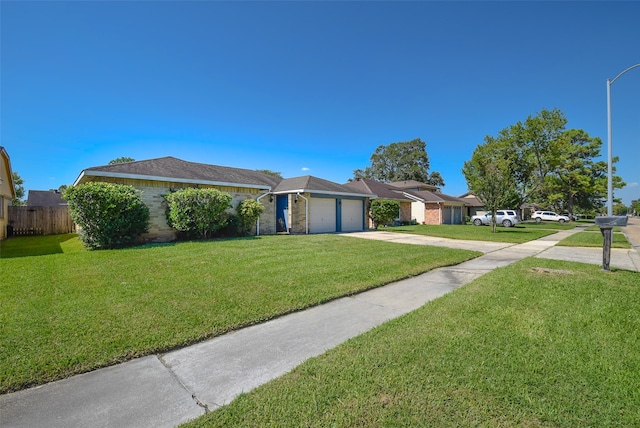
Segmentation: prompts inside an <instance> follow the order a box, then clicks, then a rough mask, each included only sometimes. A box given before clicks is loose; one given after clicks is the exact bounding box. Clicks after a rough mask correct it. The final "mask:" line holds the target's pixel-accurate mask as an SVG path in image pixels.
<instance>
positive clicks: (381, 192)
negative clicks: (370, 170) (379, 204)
mask: <svg viewBox="0 0 640 428" xmlns="http://www.w3.org/2000/svg"><path fill="white" fill-rule="evenodd" d="M344 186H345V187H348V188H349V189H352V190H353V191H356V192H360V193H373V194H375V195H378V198H379V199H390V200H394V201H411V199H409V198H407V197H406V196H404V195H403V194H402V190H401V189H399V188H397V187H395V186H392V185H390V184H388V183H382V182H380V181H376V180H369V179H366V178H357V179H355V180H354V181H350V182H349V183H346V184H345V185H344Z"/></svg>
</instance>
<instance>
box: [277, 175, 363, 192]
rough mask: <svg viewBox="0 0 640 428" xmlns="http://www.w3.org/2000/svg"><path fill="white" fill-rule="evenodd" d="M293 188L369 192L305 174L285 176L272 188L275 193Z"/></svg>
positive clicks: (308, 190)
mask: <svg viewBox="0 0 640 428" xmlns="http://www.w3.org/2000/svg"><path fill="white" fill-rule="evenodd" d="M295 190H299V191H305V192H311V193H313V192H317V193H334V194H343V195H345V194H347V195H361V196H367V195H369V194H370V192H362V191H356V190H354V189H350V188H349V187H346V186H343V185H342V184H338V183H334V182H333V181H328V180H324V179H322V178H318V177H313V176H311V175H305V176H302V177H293V178H285V179H284V180H282V181H281V182H280V184H278V186H277V187H276V188H275V189H274V192H275V193H287V192H292V191H295Z"/></svg>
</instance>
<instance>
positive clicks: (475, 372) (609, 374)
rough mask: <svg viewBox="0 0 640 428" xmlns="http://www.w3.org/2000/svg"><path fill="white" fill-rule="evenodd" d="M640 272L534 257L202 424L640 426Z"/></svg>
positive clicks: (204, 419)
mask: <svg viewBox="0 0 640 428" xmlns="http://www.w3.org/2000/svg"><path fill="white" fill-rule="evenodd" d="M639 277H640V275H639V274H638V273H635V272H629V271H620V270H614V271H612V272H611V273H607V272H602V270H601V269H600V267H598V266H591V265H586V264H579V263H571V262H561V261H555V260H544V259H536V258H528V259H525V260H523V261H521V262H518V263H515V264H513V265H510V266H508V267H505V268H500V269H497V270H495V271H492V272H490V273H488V274H486V275H484V276H482V277H481V278H480V279H478V280H476V281H474V282H473V283H471V284H468V285H466V286H465V287H462V288H460V289H458V290H456V291H454V292H452V293H449V294H447V295H445V296H443V297H442V298H439V299H436V300H434V301H432V302H430V303H428V304H426V305H425V306H423V307H422V308H420V309H418V310H417V311H414V312H412V313H410V314H407V315H406V316H403V317H401V318H398V319H396V320H393V321H390V322H388V323H385V324H383V325H382V326H380V327H378V328H376V329H374V330H372V331H370V332H368V333H365V334H363V335H361V336H359V337H356V338H354V339H352V340H349V341H348V342H346V343H345V344H343V345H341V346H339V347H337V348H335V349H333V350H330V351H328V352H327V353H325V354H324V355H321V356H319V357H317V358H313V359H311V360H309V361H307V362H305V363H303V364H302V365H300V366H298V367H297V368H296V369H294V370H293V371H292V372H290V373H289V374H287V375H285V376H282V377H280V378H278V379H276V380H274V381H272V382H270V383H268V384H266V385H263V386H262V387H259V388H257V389H256V390H254V391H252V392H249V393H246V394H243V395H241V396H240V397H238V399H237V400H235V401H234V402H232V403H231V404H230V405H228V406H225V407H222V408H220V409H218V410H216V411H214V412H211V413H209V414H207V415H205V416H204V417H202V418H199V419H197V420H196V421H194V422H192V423H191V424H189V425H188V426H190V427H223V426H224V427H227V426H243V427H258V426H259V427H280V426H291V427H293V426H305V427H326V426H361V427H379V426H406V427H413V426H423V427H441V426H446V427H458V426H461V427H468V426H481V427H578V426H580V427H583V426H584V427H587V426H588V427H605V426H629V427H631V426H637V425H638V421H640V348H639V344H640V317H638V313H640V281H639V280H638V279H639Z"/></svg>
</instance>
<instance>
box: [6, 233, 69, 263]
mask: <svg viewBox="0 0 640 428" xmlns="http://www.w3.org/2000/svg"><path fill="white" fill-rule="evenodd" d="M77 236H78V235H76V234H75V233H66V234H62V235H46V236H17V237H12V238H9V239H5V240H4V241H2V243H0V258H2V259H10V258H16V257H31V256H46V255H49V254H62V253H64V252H65V251H64V250H63V248H62V245H61V244H63V243H65V242H67V241H69V240H71V239H76V238H77Z"/></svg>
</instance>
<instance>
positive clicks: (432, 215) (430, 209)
mask: <svg viewBox="0 0 640 428" xmlns="http://www.w3.org/2000/svg"><path fill="white" fill-rule="evenodd" d="M424 207H425V208H424V224H440V221H441V220H440V206H439V205H438V204H424Z"/></svg>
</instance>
